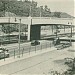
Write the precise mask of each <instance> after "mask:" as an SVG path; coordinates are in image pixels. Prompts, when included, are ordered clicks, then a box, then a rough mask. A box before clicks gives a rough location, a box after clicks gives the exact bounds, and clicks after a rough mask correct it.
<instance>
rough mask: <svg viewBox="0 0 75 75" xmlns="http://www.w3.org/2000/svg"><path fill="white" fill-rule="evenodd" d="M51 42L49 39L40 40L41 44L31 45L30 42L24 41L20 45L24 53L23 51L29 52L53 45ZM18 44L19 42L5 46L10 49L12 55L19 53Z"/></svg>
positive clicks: (21, 52)
mask: <svg viewBox="0 0 75 75" xmlns="http://www.w3.org/2000/svg"><path fill="white" fill-rule="evenodd" d="M51 43H52V41H47V40H44V41H43V40H42V41H40V45H37V46H31V44H30V42H29V43H23V44H21V45H20V54H21V55H22V54H23V53H29V52H32V51H37V50H42V49H45V48H48V47H51ZM18 46H19V45H18V44H15V45H8V46H5V48H6V49H8V50H9V53H10V57H11V56H14V55H18V54H19V49H18Z"/></svg>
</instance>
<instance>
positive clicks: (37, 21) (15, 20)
mask: <svg viewBox="0 0 75 75" xmlns="http://www.w3.org/2000/svg"><path fill="white" fill-rule="evenodd" d="M20 21H21V24H28V25H47V24H59V25H74V21H73V19H72V18H50V17H0V24H4V23H5V24H6V23H11V24H19V23H20Z"/></svg>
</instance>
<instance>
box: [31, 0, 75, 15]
mask: <svg viewBox="0 0 75 75" xmlns="http://www.w3.org/2000/svg"><path fill="white" fill-rule="evenodd" d="M31 1H32V0H31ZM33 1H36V2H37V3H38V6H45V5H47V6H48V7H49V8H50V9H51V12H54V11H59V12H66V13H68V14H70V15H72V16H75V15H74V0H33Z"/></svg>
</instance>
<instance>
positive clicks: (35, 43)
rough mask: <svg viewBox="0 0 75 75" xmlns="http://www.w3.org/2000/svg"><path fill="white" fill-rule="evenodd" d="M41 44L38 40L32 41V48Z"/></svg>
mask: <svg viewBox="0 0 75 75" xmlns="http://www.w3.org/2000/svg"><path fill="white" fill-rule="evenodd" d="M39 44H40V42H39V41H38V40H33V41H31V45H32V46H36V45H39Z"/></svg>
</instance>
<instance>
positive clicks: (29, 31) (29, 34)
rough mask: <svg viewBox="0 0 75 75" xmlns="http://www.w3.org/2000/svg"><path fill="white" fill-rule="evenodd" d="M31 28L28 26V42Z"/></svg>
mask: <svg viewBox="0 0 75 75" xmlns="http://www.w3.org/2000/svg"><path fill="white" fill-rule="evenodd" d="M30 28H31V25H28V38H27V40H28V41H30Z"/></svg>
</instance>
